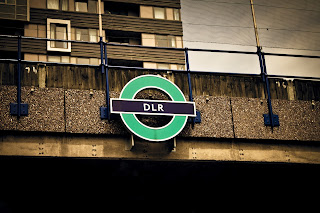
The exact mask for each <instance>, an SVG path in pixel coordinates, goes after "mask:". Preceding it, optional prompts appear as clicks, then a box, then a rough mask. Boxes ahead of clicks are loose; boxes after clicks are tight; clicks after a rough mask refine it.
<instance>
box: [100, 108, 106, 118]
mask: <svg viewBox="0 0 320 213" xmlns="http://www.w3.org/2000/svg"><path fill="white" fill-rule="evenodd" d="M100 117H101V119H108V108H107V107H100Z"/></svg>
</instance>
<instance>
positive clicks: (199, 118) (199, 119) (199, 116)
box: [188, 111, 201, 123]
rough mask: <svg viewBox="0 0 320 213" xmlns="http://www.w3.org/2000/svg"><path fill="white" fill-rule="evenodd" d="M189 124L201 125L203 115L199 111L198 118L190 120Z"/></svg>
mask: <svg viewBox="0 0 320 213" xmlns="http://www.w3.org/2000/svg"><path fill="white" fill-rule="evenodd" d="M188 122H189V123H201V113H200V112H199V111H196V117H195V118H188Z"/></svg>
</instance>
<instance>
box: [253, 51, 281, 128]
mask: <svg viewBox="0 0 320 213" xmlns="http://www.w3.org/2000/svg"><path fill="white" fill-rule="evenodd" d="M257 54H258V57H259V64H260V69H261V78H262V81H263V82H264V83H265V90H266V92H267V101H268V111H269V113H268V114H264V115H263V117H264V124H265V125H266V126H271V128H273V127H275V126H280V123H279V116H278V115H275V114H273V110H272V103H271V93H270V84H269V79H268V75H267V66H266V60H265V55H264V53H263V52H262V51H261V47H257Z"/></svg>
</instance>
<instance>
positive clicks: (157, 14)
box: [153, 7, 166, 19]
mask: <svg viewBox="0 0 320 213" xmlns="http://www.w3.org/2000/svg"><path fill="white" fill-rule="evenodd" d="M165 11H166V10H165V9H164V8H161V7H153V12H154V18H156V19H166V12H165Z"/></svg>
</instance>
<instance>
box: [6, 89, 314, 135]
mask: <svg viewBox="0 0 320 213" xmlns="http://www.w3.org/2000/svg"><path fill="white" fill-rule="evenodd" d="M0 94H1V103H0V109H1V115H0V119H1V124H0V129H1V130H15V131H33V132H63V133H84V134H107V135H108V134H115V135H128V134H129V132H128V131H126V129H125V127H124V125H123V124H122V123H121V120H120V119H118V118H114V120H111V121H107V120H101V118H100V111H99V108H100V106H103V105H105V92H104V91H101V90H94V91H90V90H78V89H67V90H65V89H62V88H33V87H23V88H22V100H23V103H28V104H29V115H28V116H26V117H25V116H22V117H20V119H18V118H17V117H16V116H12V115H10V110H9V105H10V103H14V102H15V99H16V87H15V86H1V87H0ZM111 97H114V98H118V97H119V93H118V92H111ZM194 101H195V103H196V108H197V110H199V111H200V112H201V119H202V121H201V123H199V124H194V125H193V124H188V125H187V126H186V127H185V128H184V130H183V132H182V133H181V134H180V135H179V136H180V137H192V138H194V137H199V138H228V139H232V138H243V139H272V140H273V139H275V140H288V141H291V140H296V141H319V139H320V102H318V101H315V102H310V101H289V100H279V99H277V100H272V105H273V108H274V113H275V114H277V115H279V120H280V126H279V127H274V128H273V130H272V129H271V127H267V126H265V125H264V120H263V114H266V113H268V108H267V102H266V100H265V99H258V98H245V97H213V96H199V95H197V96H195V97H194Z"/></svg>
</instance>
